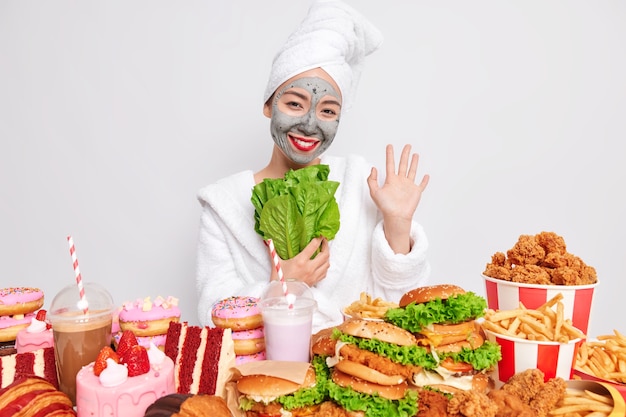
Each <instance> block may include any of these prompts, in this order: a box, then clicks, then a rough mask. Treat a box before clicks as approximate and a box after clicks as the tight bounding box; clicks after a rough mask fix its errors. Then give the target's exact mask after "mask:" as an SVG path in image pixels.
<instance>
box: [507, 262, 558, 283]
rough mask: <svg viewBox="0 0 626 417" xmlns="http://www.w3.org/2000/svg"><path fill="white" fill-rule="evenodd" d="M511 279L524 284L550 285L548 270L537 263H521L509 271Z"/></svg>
mask: <svg viewBox="0 0 626 417" xmlns="http://www.w3.org/2000/svg"><path fill="white" fill-rule="evenodd" d="M511 281H513V282H521V283H525V284H543V285H550V284H551V283H552V282H551V277H550V274H549V273H548V271H546V270H545V269H543V268H542V267H540V266H538V265H521V266H517V267H515V268H513V270H512V271H511Z"/></svg>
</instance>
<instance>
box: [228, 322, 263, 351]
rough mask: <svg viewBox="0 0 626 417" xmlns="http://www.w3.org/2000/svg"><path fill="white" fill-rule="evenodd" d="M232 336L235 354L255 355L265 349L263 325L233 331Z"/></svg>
mask: <svg viewBox="0 0 626 417" xmlns="http://www.w3.org/2000/svg"><path fill="white" fill-rule="evenodd" d="M232 336H233V342H234V343H235V355H253V354H255V353H259V352H262V351H264V350H265V332H264V331H263V327H257V328H256V329H252V330H237V331H233V332H232Z"/></svg>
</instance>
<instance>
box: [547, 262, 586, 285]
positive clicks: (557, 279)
mask: <svg viewBox="0 0 626 417" xmlns="http://www.w3.org/2000/svg"><path fill="white" fill-rule="evenodd" d="M550 277H551V280H552V283H554V284H556V285H580V275H579V274H578V272H577V271H576V270H575V269H573V268H570V267H569V266H562V267H560V268H555V269H552V270H551V271H550Z"/></svg>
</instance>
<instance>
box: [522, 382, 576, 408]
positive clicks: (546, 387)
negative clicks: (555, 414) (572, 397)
mask: <svg viewBox="0 0 626 417" xmlns="http://www.w3.org/2000/svg"><path fill="white" fill-rule="evenodd" d="M566 388H567V383H566V382H565V380H563V378H558V377H557V378H552V379H550V380H549V381H548V382H546V383H545V384H543V387H541V390H539V392H538V393H537V394H536V395H535V396H534V397H533V399H532V400H531V401H530V404H529V405H530V407H531V408H532V409H533V410H535V412H536V413H537V417H546V416H547V415H548V413H549V412H550V410H553V409H554V408H555V407H556V404H557V403H558V402H559V401H561V400H562V399H563V397H564V396H565V389H566Z"/></svg>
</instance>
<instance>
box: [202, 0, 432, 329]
mask: <svg viewBox="0 0 626 417" xmlns="http://www.w3.org/2000/svg"><path fill="white" fill-rule="evenodd" d="M381 42H382V37H381V35H380V33H379V32H378V30H377V29H376V28H374V27H373V26H372V25H371V24H370V23H369V22H368V21H367V20H366V19H364V18H363V16H361V15H360V14H358V13H357V12H356V11H355V10H354V9H352V8H351V7H349V6H347V5H346V4H345V3H342V2H340V1H317V2H316V3H314V4H313V5H312V7H311V8H310V10H309V13H308V15H307V17H306V18H305V20H304V21H303V22H302V24H301V25H300V27H298V29H297V30H296V31H295V32H294V33H293V34H292V35H291V36H290V37H289V39H288V40H287V43H286V44H285V46H284V47H283V49H282V50H281V51H280V52H279V53H278V54H277V56H276V57H275V59H274V62H273V65H272V72H271V74H270V79H269V82H268V85H267V88H266V93H265V97H264V98H265V102H264V103H265V104H264V107H263V114H264V115H265V116H266V117H268V118H269V119H270V132H271V136H272V138H273V140H274V147H273V150H272V155H271V158H270V161H269V163H268V165H267V166H266V167H265V168H263V169H262V170H261V171H259V172H257V173H252V171H249V170H248V171H244V172H241V173H238V174H235V175H232V176H230V177H227V178H224V179H222V180H220V181H218V182H217V183H215V184H212V185H209V186H207V187H205V188H203V189H202V190H200V192H199V195H198V197H199V200H200V202H201V204H202V207H203V211H202V218H201V227H200V235H199V244H198V265H197V286H198V292H199V297H200V301H199V307H198V313H199V318H200V322H201V323H202V324H203V325H210V324H211V307H212V305H213V304H214V303H215V302H216V301H218V300H220V299H222V298H226V297H228V296H231V295H252V296H260V294H261V292H262V290H263V289H264V287H265V286H266V285H267V284H268V282H269V281H270V280H275V279H277V278H278V277H277V275H276V272H275V270H274V268H273V267H272V261H271V258H270V256H269V253H268V249H267V247H266V245H265V243H264V242H263V240H262V238H261V237H260V236H259V235H258V234H257V233H256V232H255V229H254V207H253V205H252V203H251V201H250V198H251V190H252V188H253V186H254V185H255V184H258V183H260V182H261V181H263V179H264V178H282V177H283V176H284V174H285V173H286V172H287V171H288V170H290V169H294V170H295V169H298V168H302V167H306V166H309V165H313V164H319V163H322V164H326V165H329V167H330V176H329V180H333V181H337V182H339V184H340V185H339V188H338V189H337V192H336V194H335V198H336V200H337V203H338V205H339V211H340V215H341V226H340V229H339V232H338V233H337V235H336V236H335V238H334V239H333V240H332V241H327V240H326V239H325V238H323V237H320V238H315V239H313V240H312V241H311V242H310V243H309V245H308V246H307V247H306V248H304V249H303V251H302V252H301V253H299V254H298V255H296V256H295V257H293V258H291V259H289V260H283V261H282V262H281V265H282V268H283V271H284V274H285V276H286V277H289V278H295V279H298V280H301V281H303V282H306V283H307V284H308V285H309V286H311V288H312V290H313V293H314V296H315V299H316V300H317V303H318V312H317V313H316V315H315V317H314V322H313V327H314V329H313V330H314V332H315V331H317V330H320V329H322V328H326V327H329V326H331V325H335V324H337V323H339V322H341V320H342V315H341V312H340V308H341V307H343V306H345V305H347V304H349V303H350V302H351V301H353V300H356V299H358V298H359V294H360V292H362V291H367V292H368V293H369V294H371V295H373V296H375V297H382V298H384V299H386V300H392V301H397V300H399V298H400V296H401V295H402V294H403V293H404V292H406V291H407V290H409V289H412V288H415V287H417V286H419V285H421V284H423V283H424V282H425V280H426V279H427V276H428V273H429V271H430V266H429V264H428V262H427V260H426V258H425V252H426V249H427V246H428V242H427V239H426V236H425V234H424V231H423V229H422V227H421V226H420V225H419V224H418V223H417V222H415V221H414V220H413V216H414V213H415V210H416V208H417V206H418V204H419V201H420V198H421V195H422V192H423V191H424V189H425V188H426V186H427V184H428V180H429V177H428V176H427V175H425V176H424V177H423V178H422V179H421V181H420V182H419V183H417V184H416V182H415V179H416V175H417V166H418V159H419V158H418V156H417V154H411V147H410V146H409V145H407V146H405V147H404V148H403V149H402V152H401V155H400V160H399V163H398V168H397V170H396V166H395V155H394V150H393V148H392V147H391V146H389V145H388V146H387V150H386V152H387V159H386V169H385V173H386V176H385V180H384V183H383V184H382V185H380V184H379V178H378V171H377V169H376V168H372V167H371V166H370V165H369V164H367V163H366V162H365V161H364V160H363V158H361V157H358V156H350V157H348V158H338V157H331V156H327V155H326V154H325V151H326V150H327V149H328V148H329V146H330V145H331V144H332V142H333V140H334V138H335V135H336V133H337V128H338V126H339V121H340V118H341V114H342V111H345V109H347V108H348V107H349V105H350V102H351V100H352V99H353V95H354V92H355V87H356V84H357V83H358V78H359V74H360V71H361V69H362V63H363V60H364V58H365V56H366V55H368V54H370V53H371V52H373V51H374V50H376V49H377V48H378V46H379V45H380V43H381ZM318 248H319V249H321V250H320V252H319V253H318V254H317V255H316V256H315V257H314V258H313V259H311V256H312V255H313V254H314V253H315V252H316V250H318Z"/></svg>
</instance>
